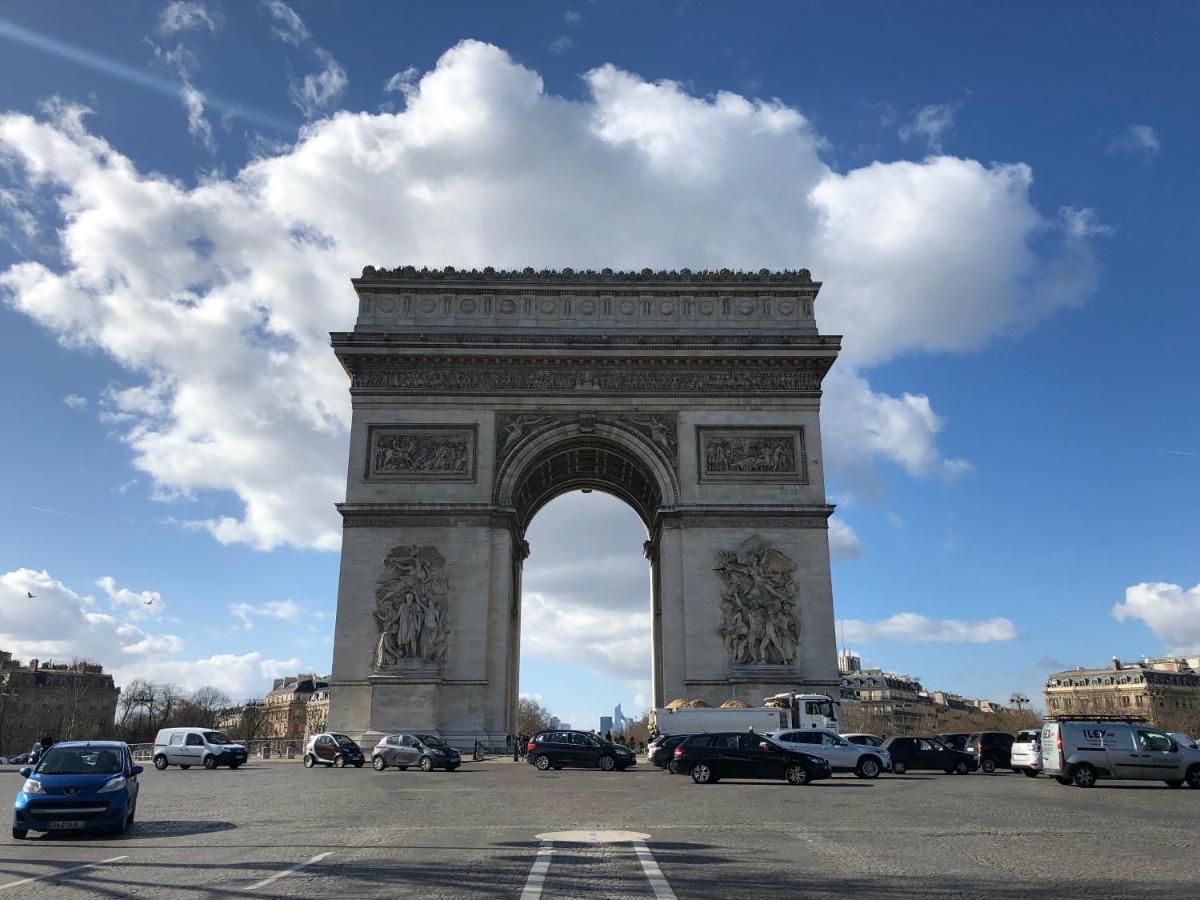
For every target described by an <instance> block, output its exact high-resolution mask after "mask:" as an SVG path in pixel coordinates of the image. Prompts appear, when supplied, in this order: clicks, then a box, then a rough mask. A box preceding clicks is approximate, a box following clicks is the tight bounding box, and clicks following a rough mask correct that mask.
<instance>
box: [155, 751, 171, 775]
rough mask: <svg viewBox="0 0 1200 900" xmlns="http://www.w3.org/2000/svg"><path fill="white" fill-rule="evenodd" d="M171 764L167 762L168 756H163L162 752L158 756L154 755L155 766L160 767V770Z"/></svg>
mask: <svg viewBox="0 0 1200 900" xmlns="http://www.w3.org/2000/svg"><path fill="white" fill-rule="evenodd" d="M169 765H170V763H169V762H167V758H166V757H165V756H163V755H162V754H159V755H158V756H156V757H154V768H156V769H158V771H160V772H161V771H162V770H163V769H165V768H166V767H167V766H169Z"/></svg>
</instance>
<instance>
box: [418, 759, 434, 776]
mask: <svg viewBox="0 0 1200 900" xmlns="http://www.w3.org/2000/svg"><path fill="white" fill-rule="evenodd" d="M420 766H421V771H422V772H432V771H433V760H432V759H430V758H429V757H428V756H422V757H421V762H420Z"/></svg>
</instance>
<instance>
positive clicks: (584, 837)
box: [534, 830, 650, 844]
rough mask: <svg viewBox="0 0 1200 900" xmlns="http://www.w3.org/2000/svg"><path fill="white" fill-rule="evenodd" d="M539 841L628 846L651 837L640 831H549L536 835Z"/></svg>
mask: <svg viewBox="0 0 1200 900" xmlns="http://www.w3.org/2000/svg"><path fill="white" fill-rule="evenodd" d="M534 837H536V838H537V839H538V840H539V841H558V842H559V843H560V844H628V843H631V842H633V841H648V840H650V835H648V834H642V832H640V831H605V830H596V831H547V832H546V833H545V834H535V835H534Z"/></svg>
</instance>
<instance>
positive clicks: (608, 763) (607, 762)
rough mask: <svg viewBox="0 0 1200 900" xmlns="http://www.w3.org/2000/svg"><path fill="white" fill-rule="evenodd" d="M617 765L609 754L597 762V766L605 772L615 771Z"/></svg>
mask: <svg viewBox="0 0 1200 900" xmlns="http://www.w3.org/2000/svg"><path fill="white" fill-rule="evenodd" d="M616 764H617V761H616V760H615V759H613V758H612V757H611V756H609V755H608V754H607V753H605V754H604V755H603V756H601V757H600V758H599V759H598V760H596V765H597V766H599V767H600V768H601V769H603V770H604V771H605V772H611V771H612V770H613V768H614V767H615V766H616Z"/></svg>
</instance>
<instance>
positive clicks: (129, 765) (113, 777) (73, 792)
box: [12, 741, 142, 840]
mask: <svg viewBox="0 0 1200 900" xmlns="http://www.w3.org/2000/svg"><path fill="white" fill-rule="evenodd" d="M140 774H142V767H141V766H135V765H134V764H133V756H132V755H131V754H130V752H129V746H128V745H127V744H125V743H123V742H122V741H66V742H64V743H61V744H55V745H54V746H53V747H51V748H50V749H49V750H47V751H46V752H45V753H43V754H42V758H41V759H40V760H38V764H37V766H36V767H35V768H29V767H26V768H24V769H21V775H22V776H24V778H25V784H24V785H22V787H21V790H20V791H19V792H18V793H17V800H16V802H15V803H14V804H13V829H12V833H13V837H14V838H16V839H17V840H20V839H22V838H24V837H25V836H26V835H28V834H29V832H31V831H103V832H107V833H109V834H124V833H125V830H126V829H127V828H129V826H130V825H132V824H133V817H134V814H135V813H136V812H137V796H138V776H139V775H140Z"/></svg>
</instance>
